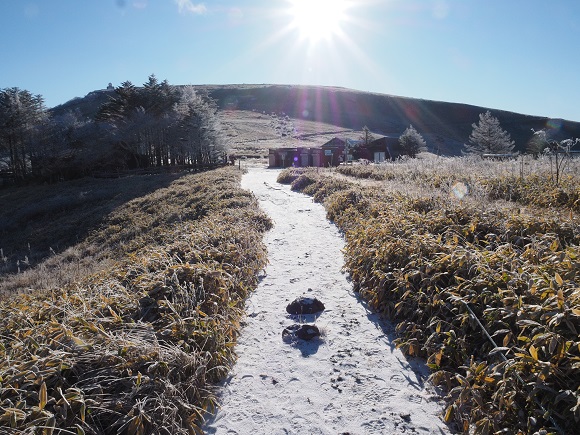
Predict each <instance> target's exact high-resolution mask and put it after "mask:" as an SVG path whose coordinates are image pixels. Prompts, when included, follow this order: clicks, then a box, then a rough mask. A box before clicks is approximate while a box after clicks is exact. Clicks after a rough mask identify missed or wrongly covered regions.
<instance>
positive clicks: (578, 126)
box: [52, 85, 580, 155]
mask: <svg viewBox="0 0 580 435" xmlns="http://www.w3.org/2000/svg"><path fill="white" fill-rule="evenodd" d="M195 88H196V89H198V90H200V91H202V92H207V94H208V95H209V96H211V97H212V98H214V99H215V100H216V101H217V103H218V107H219V108H220V109H221V110H224V111H233V110H245V111H258V112H265V113H277V114H280V113H284V114H285V115H288V116H289V117H290V118H293V119H296V120H309V121H315V122H320V123H325V124H331V125H334V126H337V127H341V128H346V129H352V130H361V129H362V127H363V126H365V125H366V126H368V127H369V128H370V129H371V131H373V132H374V133H376V134H378V135H381V134H384V135H387V134H391V135H393V134H396V135H398V134H401V133H402V132H403V131H404V130H405V128H407V127H408V126H409V125H410V124H412V125H413V126H414V127H415V128H416V129H417V130H418V131H419V132H420V133H421V134H422V135H423V136H424V137H425V139H426V140H427V144H428V147H429V148H430V149H431V150H433V151H438V152H441V153H442V154H448V155H456V154H459V153H460V152H461V146H462V144H463V143H465V142H467V140H468V138H469V135H470V133H471V130H472V124H473V123H476V122H478V121H479V114H480V113H482V112H485V111H487V110H490V111H491V113H492V115H493V116H495V117H496V118H498V119H499V121H500V123H501V126H502V128H504V129H505V130H507V131H508V132H509V133H510V135H511V137H512V139H513V140H515V142H516V149H517V150H518V151H523V150H525V148H526V144H527V142H528V141H529V140H530V138H531V137H532V134H533V133H532V129H534V130H539V129H542V128H549V129H550V130H551V131H552V135H553V137H555V138H558V139H561V138H569V137H580V123H579V122H573V121H567V120H562V119H550V118H546V117H541V116H532V115H525V114H520V113H514V112H508V111H503V110H495V109H491V108H485V107H479V106H473V105H468V104H460V103H447V102H442V101H431V100H422V99H416V98H406V97H398V96H392V95H384V94H376V93H370V92H362V91H356V90H351V89H344V88H335V87H323V86H290V85H216V86H210V85H199V86H195ZM109 95H112V94H111V91H105V90H102V91H94V92H91V93H89V94H88V95H87V96H86V97H84V98H77V99H74V100H71V101H69V102H67V103H65V104H63V105H61V106H57V107H55V108H53V109H52V110H53V111H54V112H55V113H62V112H63V111H67V110H74V109H77V108H78V110H79V111H80V112H81V113H82V114H83V115H85V116H93V115H94V114H95V113H96V111H97V110H98V106H99V105H100V104H101V103H102V102H104V101H106V99H107V98H108V97H109Z"/></svg>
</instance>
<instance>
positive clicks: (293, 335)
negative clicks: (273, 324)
mask: <svg viewBox="0 0 580 435" xmlns="http://www.w3.org/2000/svg"><path fill="white" fill-rule="evenodd" d="M319 336H320V330H319V329H318V326H316V325H308V324H305V325H300V324H294V325H290V326H288V327H287V328H284V330H283V331H282V339H283V340H284V341H294V340H295V339H297V338H298V339H300V340H312V339H313V338H315V337H319Z"/></svg>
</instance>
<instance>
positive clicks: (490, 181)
mask: <svg viewBox="0 0 580 435" xmlns="http://www.w3.org/2000/svg"><path fill="white" fill-rule="evenodd" d="M509 165H510V164H509V163H504V162H496V163H490V162H481V161H479V162H475V161H472V160H469V159H437V161H436V162H431V161H422V162H421V161H404V162H401V163H398V164H387V165H381V166H378V167H373V168H372V169H370V168H369V167H362V166H361V167H356V166H353V167H342V168H340V169H339V171H340V172H342V173H343V174H345V173H348V174H358V175H361V174H364V176H369V177H374V178H375V179H379V180H386V181H381V182H376V181H375V182H370V183H366V185H365V183H360V182H355V181H354V179H352V180H353V181H348V180H345V177H340V178H339V177H336V174H335V173H328V172H326V173H323V172H322V171H320V172H316V171H313V170H292V169H290V170H286V171H284V172H283V173H282V174H281V177H280V179H279V180H280V181H282V182H286V183H289V182H291V183H292V188H293V189H295V190H300V191H303V192H305V193H308V194H310V195H313V196H314V199H315V200H316V201H319V202H324V204H325V207H326V209H327V212H328V217H329V218H330V219H332V220H333V221H334V222H335V223H336V224H337V225H338V226H339V227H340V228H341V229H342V230H343V231H344V233H345V238H346V249H345V259H346V264H345V269H346V270H347V271H348V272H349V274H350V276H351V278H352V281H353V284H354V286H355V289H356V290H357V291H359V292H360V294H361V295H362V296H363V297H364V298H365V299H366V300H367V301H368V302H369V303H370V306H371V307H372V308H374V309H376V310H377V311H379V312H381V313H383V314H385V315H386V316H387V317H388V318H390V319H392V320H393V321H395V322H396V324H397V332H398V334H399V338H398V339H397V346H398V347H400V348H401V349H402V350H403V351H404V352H405V353H406V354H407V355H410V356H422V357H425V358H427V362H428V364H429V366H430V367H431V368H432V370H433V374H432V377H431V379H432V381H433V382H434V383H435V384H438V385H441V386H442V387H444V388H445V391H446V392H447V401H448V407H447V409H446V411H445V417H444V418H445V420H446V421H447V422H450V423H451V422H455V424H456V426H457V428H458V429H459V430H461V431H464V432H465V433H467V432H468V431H470V430H475V433H480V434H484V433H496V432H499V431H507V432H509V433H522V434H523V433H534V432H537V431H539V430H541V429H545V430H547V431H550V432H553V431H556V432H560V433H573V432H574V431H575V428H576V427H577V425H578V424H579V423H580V378H579V377H578V375H577V373H578V369H579V368H580V341H579V340H578V333H579V332H580V291H579V288H578V284H577V283H578V279H579V277H578V270H580V263H579V258H580V248H579V242H580V227H579V225H578V216H577V214H576V213H575V211H574V210H578V209H577V208H575V207H576V206H575V205H574V204H575V203H570V202H569V201H555V200H553V199H551V198H552V196H553V194H554V193H553V192H554V191H555V190H554V189H555V187H554V186H553V185H551V184H550V182H549V177H547V178H546V176H545V175H544V174H546V173H547V174H548V175H549V166H548V167H547V168H548V169H547V171H545V169H546V167H544V172H538V173H537V174H535V175H533V174H528V175H527V176H524V178H523V179H522V181H521V182H519V181H518V180H519V178H518V177H514V176H512V174H511V173H510V172H511V171H509V168H510V167H509ZM359 168H360V169H359ZM451 169H452V170H451ZM474 169H476V170H474ZM506 169H507V171H506ZM537 169H540V168H537ZM358 171H360V172H358ZM577 174H578V172H575V173H573V174H569V177H570V184H569V189H571V190H570V191H567V192H566V194H567V195H568V196H572V195H574V192H577V187H575V186H578V182H579V181H580V180H579V179H578V175H577ZM349 178H350V177H349ZM518 183H521V186H520V185H519V184H518ZM522 186H526V187H525V188H524V187H522ZM514 189H516V190H517V191H518V192H522V193H521V195H524V194H525V195H527V196H525V195H524V196H520V197H516V196H514V195H507V194H498V192H510V191H512V192H513V191H514ZM575 189H576V190H575ZM526 192H529V193H526ZM540 197H543V199H542V198H540ZM498 198H501V200H497V199H498ZM513 200H516V201H518V202H513ZM523 203H530V204H534V206H532V207H525V206H524V205H523ZM570 208H572V209H573V210H570Z"/></svg>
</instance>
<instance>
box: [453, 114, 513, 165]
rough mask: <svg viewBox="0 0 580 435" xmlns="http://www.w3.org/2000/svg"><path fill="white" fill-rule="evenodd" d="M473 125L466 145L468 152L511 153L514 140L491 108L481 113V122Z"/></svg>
mask: <svg viewBox="0 0 580 435" xmlns="http://www.w3.org/2000/svg"><path fill="white" fill-rule="evenodd" d="M472 127H473V131H472V132H471V135H470V136H469V143H467V144H465V145H464V147H465V153H466V154H478V155H482V154H510V153H511V152H512V151H513V149H514V146H515V143H514V141H513V140H511V138H510V135H509V133H508V132H507V131H505V130H503V129H502V128H501V126H500V124H499V120H498V119H497V118H496V117H494V116H492V115H491V112H490V111H489V110H488V111H487V112H485V113H480V114H479V123H478V124H472Z"/></svg>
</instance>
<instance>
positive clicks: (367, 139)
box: [359, 125, 375, 147]
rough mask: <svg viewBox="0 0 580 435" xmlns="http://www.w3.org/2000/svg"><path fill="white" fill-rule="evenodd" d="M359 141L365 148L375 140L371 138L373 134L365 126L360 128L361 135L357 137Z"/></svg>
mask: <svg viewBox="0 0 580 435" xmlns="http://www.w3.org/2000/svg"><path fill="white" fill-rule="evenodd" d="M359 140H360V142H361V145H362V146H365V147H366V146H367V145H368V144H370V143H371V142H372V141H374V140H375V137H374V136H373V134H372V133H371V131H370V130H369V128H368V127H367V126H366V125H365V126H364V127H363V128H362V133H361V135H360V137H359Z"/></svg>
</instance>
